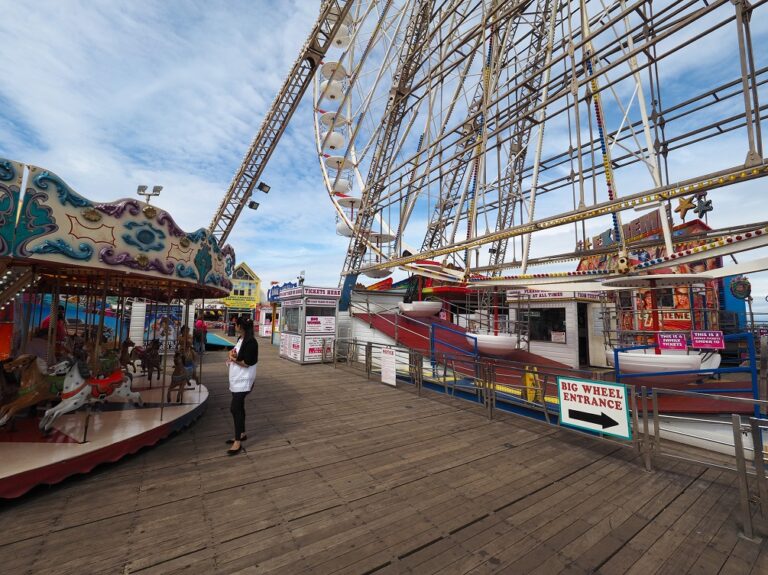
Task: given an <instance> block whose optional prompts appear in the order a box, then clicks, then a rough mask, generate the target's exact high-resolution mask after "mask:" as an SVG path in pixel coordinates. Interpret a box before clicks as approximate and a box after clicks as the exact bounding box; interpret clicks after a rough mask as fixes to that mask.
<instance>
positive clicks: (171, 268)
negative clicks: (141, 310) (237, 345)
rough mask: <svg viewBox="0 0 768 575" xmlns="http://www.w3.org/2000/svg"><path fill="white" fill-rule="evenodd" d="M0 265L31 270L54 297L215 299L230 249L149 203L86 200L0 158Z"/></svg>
mask: <svg viewBox="0 0 768 575" xmlns="http://www.w3.org/2000/svg"><path fill="white" fill-rule="evenodd" d="M22 186H23V189H24V191H23V193H22V191H21V190H22ZM0 266H2V267H5V268H11V269H24V268H26V269H29V270H32V272H33V273H34V274H35V275H36V276H37V277H38V278H39V282H40V286H41V287H42V288H46V287H54V286H55V287H57V289H59V290H60V291H61V292H62V293H65V292H66V291H77V290H88V289H89V288H92V289H98V290H99V291H102V290H103V289H104V288H105V287H106V288H107V290H108V291H109V292H110V293H117V292H122V293H125V294H126V295H127V294H131V295H135V296H146V297H160V298H161V299H165V298H166V297H184V298H195V297H222V296H225V295H227V294H228V293H229V291H230V289H231V288H232V282H231V276H232V271H233V269H234V267H235V252H234V250H233V249H232V248H231V247H230V246H229V245H226V246H224V247H220V246H219V245H218V242H217V241H216V238H214V237H213V236H212V235H211V234H209V233H208V230H206V229H203V228H201V229H199V230H197V231H195V232H191V233H189V232H185V231H183V230H182V229H181V228H179V227H178V226H177V225H176V222H175V221H174V220H173V218H172V217H171V215H170V214H169V213H168V212H166V211H164V210H162V209H160V208H158V207H156V206H152V205H149V204H146V203H144V202H141V201H139V200H135V199H122V200H118V201H116V202H110V203H97V202H93V201H91V200H88V199H86V198H84V197H83V196H81V195H79V194H77V193H76V192H75V191H73V190H72V189H71V188H70V187H69V186H68V185H67V184H66V183H65V182H64V181H63V180H62V179H61V178H59V177H58V176H57V175H56V174H54V173H53V172H50V171H48V170H45V169H43V168H39V167H37V166H28V165H25V164H22V163H19V162H14V161H10V160H5V159H0ZM97 286H98V287H97ZM66 288H72V289H71V290H67V289H66Z"/></svg>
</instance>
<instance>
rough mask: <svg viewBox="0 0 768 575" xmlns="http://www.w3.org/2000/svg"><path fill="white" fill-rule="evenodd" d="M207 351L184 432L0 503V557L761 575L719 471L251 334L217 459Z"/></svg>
mask: <svg viewBox="0 0 768 575" xmlns="http://www.w3.org/2000/svg"><path fill="white" fill-rule="evenodd" d="M223 359H224V355H223V354H208V355H207V356H206V361H207V362H209V364H208V365H207V366H206V372H207V377H206V380H207V381H206V383H207V384H208V385H209V387H210V388H211V400H210V402H209V407H208V411H207V413H206V414H205V415H204V416H203V417H202V418H201V420H199V421H198V422H197V423H196V424H195V425H194V426H193V427H192V428H190V429H187V430H186V431H184V432H182V433H180V434H178V435H176V436H175V437H172V438H170V439H168V440H166V441H164V442H163V443H161V444H160V445H157V446H155V447H154V448H151V449H147V450H144V451H142V452H141V453H139V454H137V455H134V456H131V457H129V458H126V459H124V460H123V461H121V462H119V463H116V464H111V465H106V466H103V467H101V468H99V469H98V470H96V471H95V472H93V473H92V474H90V475H88V476H82V477H78V478H73V479H70V480H68V481H66V482H65V483H63V484H60V485H58V486H54V487H51V488H38V489H36V490H35V491H33V492H32V493H30V494H28V495H27V496H25V497H23V498H22V499H20V500H17V501H13V502H6V503H0V573H3V575H11V574H17V573H30V574H32V573H34V574H35V575H38V574H39V575H42V574H47V573H50V574H56V575H64V574H68V573H72V574H92V573H109V574H121V573H142V574H146V575H149V574H154V573H164V574H165V573H206V574H208V573H249V574H251V573H285V574H290V575H299V574H303V573H361V574H362V573H377V574H385V573H386V574H388V573H418V574H427V573H441V574H443V573H451V574H452V573H496V572H500V573H541V574H546V575H548V574H554V573H568V574H574V573H589V572H598V573H605V574H619V573H637V574H642V575H649V574H651V573H670V574H680V573H704V574H706V573H733V574H739V575H744V574H748V573H751V574H753V575H765V574H767V573H768V543H766V542H763V543H762V544H756V543H753V542H750V541H747V540H744V539H741V538H740V537H739V535H738V526H737V523H736V513H737V509H738V504H737V489H736V485H735V482H734V480H735V476H734V474H732V473H730V472H723V471H720V470H717V469H708V468H705V467H699V466H695V465H688V464H683V463H670V464H668V465H666V466H662V468H661V469H657V470H656V471H654V472H652V473H647V472H645V471H644V470H643V469H642V466H641V465H640V463H639V462H638V461H636V460H635V458H634V455H633V454H632V453H629V452H627V451H625V450H617V449H616V448H615V447H613V446H612V445H610V444H607V443H601V442H597V441H593V440H591V439H587V438H584V437H581V436H577V435H574V434H571V433H567V432H565V431H561V430H558V429H557V428H553V427H547V426H545V425H544V424H539V423H536V422H534V421H531V420H528V419H525V418H517V417H513V416H507V415H500V418H501V420H496V421H493V422H489V421H488V420H487V419H486V418H485V416H484V414H483V412H482V410H481V409H480V408H478V407H476V406H472V405H470V404H467V403H464V402H461V401H459V400H453V399H449V398H446V397H442V396H439V395H432V394H430V395H429V397H428V398H418V397H416V396H415V395H414V394H413V393H410V392H408V391H403V390H395V389H392V388H389V387H386V386H382V385H380V384H376V383H373V382H368V381H366V380H365V378H364V377H362V376H361V375H360V373H359V372H352V371H350V370H348V369H346V368H345V369H334V368H333V367H332V366H330V365H315V366H304V367H302V366H297V365H294V364H292V363H289V362H286V361H282V360H279V359H278V358H277V352H276V350H275V349H274V348H271V347H270V346H268V345H266V344H264V343H262V345H261V361H260V363H259V376H258V383H257V387H256V388H255V390H254V392H253V393H252V394H251V395H250V396H249V399H248V403H247V410H248V423H247V428H248V432H249V440H248V441H247V443H246V446H247V448H248V451H247V453H246V454H240V455H238V456H235V457H227V456H226V455H225V454H224V450H225V449H226V445H224V440H225V439H226V438H228V437H230V436H231V433H232V431H231V417H230V415H229V395H228V391H227V385H226V380H225V375H224V369H223V363H222V362H223ZM0 464H2V462H0Z"/></svg>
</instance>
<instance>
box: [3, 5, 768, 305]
mask: <svg viewBox="0 0 768 575" xmlns="http://www.w3.org/2000/svg"><path fill="white" fill-rule="evenodd" d="M318 6H319V2H318V1H315V0H282V1H279V2H278V1H274V0H273V1H267V0H251V1H245V0H241V1H227V2H224V1H210V0H209V1H203V0H174V1H173V2H160V1H158V0H151V1H150V0H132V1H121V0H111V1H110V2H93V1H77V0H21V1H16V2H13V3H7V4H6V5H5V6H4V8H3V10H4V12H3V18H2V19H1V20H0V35H1V36H0V37H2V38H3V42H2V46H1V47H0V52H2V56H3V61H5V62H6V63H11V65H10V66H6V67H5V70H6V72H5V75H4V79H3V82H2V83H0V155H2V156H4V157H8V158H11V159H15V160H19V161H22V162H27V163H31V164H36V165H40V166H44V167H46V168H48V169H50V170H52V171H54V172H56V173H57V174H58V175H59V176H61V177H62V178H63V179H64V180H65V181H67V182H68V183H69V184H70V185H72V187H73V188H74V189H76V190H77V191H79V192H80V193H82V194H83V195H85V196H86V197H89V198H92V199H95V200H100V201H112V200H115V199H118V198H121V197H128V196H133V195H134V194H135V190H136V186H137V185H138V184H148V185H149V186H152V185H158V184H159V185H163V186H164V190H163V193H162V195H161V197H160V198H159V199H158V200H156V203H158V204H159V205H161V206H162V207H163V208H165V209H168V210H169V211H170V212H171V213H172V214H173V215H174V217H175V218H176V219H177V221H178V222H179V224H180V225H181V226H182V227H183V228H185V229H187V230H193V229H196V228H199V227H207V226H208V224H209V223H210V220H211V217H212V214H213V212H214V211H215V209H216V207H217V206H218V204H219V202H220V200H221V198H222V196H223V194H224V191H225V190H226V189H227V187H228V185H229V182H230V180H231V178H232V175H233V174H234V172H235V171H236V169H237V168H238V166H239V165H240V163H241V161H242V157H243V154H244V152H245V151H246V150H247V149H248V146H249V145H250V142H251V140H252V138H253V137H254V135H255V134H256V132H257V130H258V128H259V125H260V123H261V120H262V118H263V114H264V112H265V111H266V109H267V107H268V106H269V104H270V103H271V101H272V100H273V98H274V96H275V94H276V93H277V90H278V89H279V87H280V85H281V83H282V82H283V80H284V77H285V74H286V73H287V72H288V70H289V69H290V67H291V65H292V64H293V61H294V59H295V57H296V55H297V54H298V51H299V49H300V47H301V45H302V44H303V42H304V40H305V39H306V36H307V34H308V32H309V30H310V28H311V26H312V24H313V22H314V20H315V18H316V16H317V11H318ZM760 15H761V16H762V17H763V18H764V17H765V10H763V11H762V12H761V14H760ZM760 15H758V16H760ZM761 21H762V20H760V18H757V19H756V20H755V19H753V33H754V34H755V36H754V37H755V42H756V44H757V45H758V46H764V44H765V38H766V33H765V31H766V26H765V22H764V21H762V22H763V23H762V24H760V22H761ZM724 34H725V36H724V37H725V38H727V39H732V38H733V37H734V36H735V34H734V33H733V30H729V31H727V33H726V32H724ZM729 41H730V40H729ZM696 50H697V51H698V52H697V54H698V58H694V59H692V58H691V57H692V54H691V52H692V49H689V50H688V51H681V52H680V53H679V56H678V57H675V60H674V61H673V62H671V63H672V64H673V65H672V66H670V67H669V69H670V70H672V71H673V72H674V73H675V74H676V75H679V77H680V78H684V80H682V81H679V80H678V82H676V83H675V84H676V85H678V86H683V87H684V86H686V85H688V86H690V89H691V90H692V91H693V90H694V89H696V88H697V86H696V85H695V84H697V83H699V82H702V83H703V82H705V81H706V80H707V78H708V76H706V74H705V73H704V72H702V66H701V65H700V64H701V62H702V61H703V60H707V59H708V58H709V56H711V57H712V58H714V57H715V56H717V54H718V53H719V51H720V47H719V44H718V42H711V43H709V44H707V50H706V52H707V53H709V56H707V54H702V53H701V47H697V48H696ZM756 54H757V57H758V59H760V60H761V61H759V62H758V66H760V65H765V59H766V58H767V57H768V56H766V54H768V52H766V51H765V50H760V49H758V50H757V53H756ZM719 58H720V59H722V54H721V55H720V56H719ZM708 61H709V60H708ZM696 62H698V63H699V65H697V66H692V65H691V64H692V63H696ZM700 87H701V86H699V88H700ZM680 97H681V99H684V94H681V95H680ZM311 99H312V98H311V88H310V90H309V93H308V94H307V97H305V99H304V101H303V102H302V105H301V106H300V108H299V110H298V111H297V113H296V115H295V116H294V118H293V121H292V122H291V124H290V126H289V128H288V131H287V132H286V134H285V135H284V136H283V139H282V141H281V142H280V145H279V146H278V148H277V150H276V151H275V154H274V155H273V157H272V160H271V162H270V164H269V166H268V167H267V169H266V171H265V173H264V174H263V177H262V179H263V180H264V181H266V182H268V183H269V184H270V185H271V186H272V191H271V192H270V194H269V195H268V196H264V195H262V194H260V193H259V192H256V196H255V197H254V199H255V200H256V201H259V202H260V204H261V205H260V208H259V209H258V211H256V212H252V211H249V210H245V211H244V213H243V216H242V217H241V218H240V220H239V222H238V224H237V225H236V227H235V230H234V232H233V234H232V235H231V236H230V242H231V243H233V245H234V246H235V248H236V251H237V254H238V259H239V260H240V261H245V262H247V263H248V264H249V265H250V266H251V267H252V268H253V269H254V270H255V271H256V272H257V273H258V274H259V276H260V277H261V278H262V280H263V281H264V283H265V284H266V285H268V284H269V282H270V281H272V280H276V281H281V282H282V281H286V280H292V279H294V278H295V277H296V276H297V275H298V274H299V272H300V271H302V270H305V271H306V276H307V282H308V283H312V284H316V285H336V283H337V282H338V273H339V270H340V269H341V266H342V262H343V258H344V253H345V251H346V248H347V240H346V238H343V237H340V236H337V235H336V234H335V230H334V210H333V208H332V206H331V204H330V202H329V201H328V196H327V194H326V192H325V190H324V188H323V184H322V181H321V177H320V170H319V168H318V164H317V157H316V151H315V145H314V136H313V124H312V122H313V120H312V114H313V110H312V101H311ZM550 133H553V132H550ZM723 144H724V145H723V147H722V148H720V150H718V148H711V149H708V153H710V154H711V155H710V156H707V154H706V153H703V154H702V155H700V156H698V157H696V158H693V159H692V160H691V161H690V162H688V164H687V165H683V166H680V171H679V172H678V173H684V172H686V171H691V173H702V172H701V168H700V166H702V165H705V164H712V165H717V164H718V163H723V164H724V165H734V164H736V163H738V162H739V161H743V152H742V150H741V149H740V143H739V142H736V145H735V146H730V145H729V139H728V138H724V139H723ZM726 155H727V156H730V157H728V158H725V156H726ZM723 167H724V166H723ZM764 185H765V184H764V183H763V182H759V183H757V184H756V185H754V186H753V187H751V188H749V189H748V191H747V192H746V193H742V199H740V200H738V201H736V199H735V198H736V197H737V196H732V195H731V194H728V195H727V196H726V195H724V194H719V195H716V194H713V196H712V199H713V200H714V201H715V204H716V206H717V212H716V213H715V214H713V215H712V219H711V223H712V225H714V226H716V227H720V226H725V225H730V224H732V223H737V222H739V221H742V220H743V212H744V206H745V205H750V206H752V207H751V208H750V210H751V211H752V212H753V213H755V214H756V215H755V216H754V217H752V218H750V219H768V210H765V208H764V206H765V204H764V202H763V201H762V200H761V199H760V196H761V195H762V194H759V192H762V190H763V188H764ZM633 191H634V190H633ZM626 193H628V192H626ZM726 200H727V201H726ZM747 202H749V203H747ZM542 209H544V208H543V206H542ZM757 212H762V213H757ZM422 217H426V214H422ZM605 227H606V226H605V223H604V222H597V221H595V222H591V223H590V224H589V225H588V230H589V231H594V234H592V235H596V234H597V233H599V232H600V231H602V230H603V229H604V228H605ZM592 228H594V230H592ZM563 232H564V233H565V230H563ZM568 233H569V234H570V232H568ZM571 235H572V234H571ZM537 241H538V242H539V243H538V244H534V245H535V246H536V245H539V246H541V247H542V248H544V249H543V251H546V248H548V247H552V246H561V245H562V243H563V241H564V240H563V237H561V236H560V235H559V233H558V232H557V231H555V230H551V231H548V232H547V233H544V234H540V237H539V239H538V240H537ZM566 241H567V242H569V243H572V240H571V239H570V236H569V239H567V240H566ZM761 255H762V254H761ZM747 259H748V258H747ZM764 276H765V274H755V275H754V276H753V283H755V286H756V290H755V291H756V294H755V295H756V298H757V301H756V303H758V302H760V303H764V302H763V301H762V300H763V296H764V295H765V294H766V293H768V280H766V279H765V277H764Z"/></svg>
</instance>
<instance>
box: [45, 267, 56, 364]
mask: <svg viewBox="0 0 768 575" xmlns="http://www.w3.org/2000/svg"><path fill="white" fill-rule="evenodd" d="M48 317H49V320H48V352H47V354H46V358H45V359H46V364H47V365H48V366H51V365H53V363H55V362H56V335H57V334H56V327H57V326H58V324H59V279H58V278H56V283H55V284H54V287H53V291H52V292H51V313H50V315H49V316H48ZM52 359H53V363H52V362H51V360H52Z"/></svg>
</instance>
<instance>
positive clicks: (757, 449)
mask: <svg viewBox="0 0 768 575" xmlns="http://www.w3.org/2000/svg"><path fill="white" fill-rule="evenodd" d="M337 343H340V344H342V345H346V346H348V347H353V348H356V349H359V348H360V346H363V348H364V354H363V358H362V359H363V361H362V362H361V361H360V360H359V359H358V358H357V355H356V354H355V355H353V354H347V355H346V356H344V357H339V356H336V355H335V354H336V351H335V350H337V349H339V347H338V346H334V365H336V364H337V363H339V362H340V361H343V362H346V363H347V364H348V365H349V366H350V367H352V368H355V367H356V366H357V365H360V364H362V368H363V370H364V371H365V373H366V377H368V378H369V379H372V378H374V377H375V376H376V375H377V374H380V373H381V352H380V350H381V349H382V348H385V347H386V348H391V349H394V350H395V358H396V381H397V385H398V386H400V387H410V386H413V389H414V390H415V392H416V393H417V395H419V396H421V395H422V394H423V392H424V390H429V391H434V392H438V393H443V394H445V395H449V396H451V397H454V398H457V399H461V400H464V401H469V402H472V403H474V404H476V405H479V406H481V407H482V408H483V410H484V412H485V415H486V417H488V419H493V418H494V417H496V415H497V414H498V413H516V414H522V415H527V416H529V417H533V418H535V419H539V420H541V421H544V422H546V423H549V424H552V425H556V426H558V427H559V428H561V429H563V430H566V431H567V432H568V433H576V434H580V435H585V436H589V437H591V438H593V439H596V440H600V441H608V442H610V443H611V444H612V445H615V446H617V447H620V448H626V449H631V450H633V451H634V452H635V453H636V454H637V455H638V457H639V458H640V460H641V461H642V462H643V466H644V467H645V469H646V470H647V471H652V470H653V468H654V464H657V463H658V461H659V460H661V459H673V460H679V461H684V462H687V463H695V464H700V465H705V466H710V467H718V468H721V469H726V470H730V471H733V472H735V473H736V474H737V477H738V482H739V490H740V491H739V493H740V495H739V497H740V509H741V523H742V526H743V532H744V535H745V536H746V537H749V538H752V537H753V536H754V534H755V532H756V531H760V528H758V529H755V525H754V524H753V521H752V508H751V506H750V502H757V503H758V504H759V508H760V514H761V516H762V518H763V519H767V518H768V481H766V477H765V458H766V455H765V452H764V446H765V442H764V440H763V433H764V432H766V431H768V420H766V419H762V418H760V417H751V418H749V419H748V423H744V422H743V421H742V415H739V414H733V415H732V416H731V417H730V418H728V417H723V416H719V417H718V416H712V417H707V416H698V415H697V416H692V415H691V416H688V415H684V414H674V413H664V412H663V411H662V410H661V409H660V405H661V404H662V403H663V400H664V399H665V398H670V397H680V398H686V397H687V398H691V399H694V398H695V399H696V400H699V401H701V400H704V401H711V402H713V403H714V402H721V403H724V405H726V406H728V407H729V408H730V409H731V410H735V411H742V412H743V411H748V412H752V411H754V412H755V413H757V414H759V413H761V412H765V411H768V401H765V400H760V399H755V398H744V397H733V396H727V395H721V394H715V393H701V392H695V391H683V390H675V389H663V388H657V387H655V388H652V389H650V388H647V387H645V386H643V387H635V386H632V385H627V386H625V387H626V390H627V400H628V403H629V411H630V422H631V436H630V438H629V439H628V440H625V439H621V438H617V437H614V436H610V435H607V434H604V433H600V432H591V431H583V430H577V429H574V428H571V427H568V426H565V425H562V424H561V421H560V407H559V402H558V400H557V397H558V381H557V378H558V377H559V376H562V375H566V374H565V373H564V371H563V370H557V369H553V368H552V367H550V366H545V365H531V364H521V363H517V362H512V361H506V360H501V359H490V358H482V357H478V356H475V355H470V354H467V353H448V352H446V353H433V352H432V350H416V349H410V348H406V347H403V346H397V345H385V344H381V343H376V342H363V341H360V340H349V341H344V340H339V341H338V342H337ZM567 371H568V373H567V375H568V376H569V377H582V378H586V379H590V380H596V381H612V379H613V374H612V372H610V371H608V372H602V373H600V372H595V371H585V370H567ZM726 411H728V409H726ZM750 436H751V441H749V442H748V445H746V446H744V442H743V439H744V438H745V437H750ZM751 482H752V483H755V484H756V486H757V488H756V493H752V492H751V491H750V483H751ZM761 525H762V524H761ZM765 534H766V535H768V533H765Z"/></svg>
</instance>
